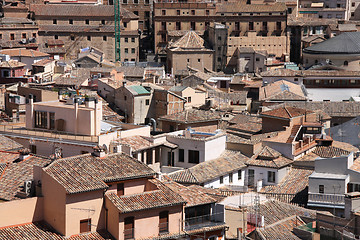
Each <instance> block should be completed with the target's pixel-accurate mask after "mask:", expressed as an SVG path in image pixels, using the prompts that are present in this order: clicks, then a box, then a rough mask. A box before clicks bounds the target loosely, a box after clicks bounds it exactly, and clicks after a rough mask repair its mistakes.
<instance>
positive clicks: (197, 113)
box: [159, 109, 221, 123]
mask: <svg viewBox="0 0 360 240" xmlns="http://www.w3.org/2000/svg"><path fill="white" fill-rule="evenodd" d="M159 120H160V121H171V122H180V123H196V122H211V121H219V120H221V114H220V113H218V112H212V111H205V110H197V109H192V110H186V111H183V112H178V113H175V114H171V115H165V116H161V117H160V118H159Z"/></svg>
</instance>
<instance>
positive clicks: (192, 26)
mask: <svg viewBox="0 0 360 240" xmlns="http://www.w3.org/2000/svg"><path fill="white" fill-rule="evenodd" d="M190 27H191V30H194V31H195V30H196V25H195V22H191V23H190Z"/></svg>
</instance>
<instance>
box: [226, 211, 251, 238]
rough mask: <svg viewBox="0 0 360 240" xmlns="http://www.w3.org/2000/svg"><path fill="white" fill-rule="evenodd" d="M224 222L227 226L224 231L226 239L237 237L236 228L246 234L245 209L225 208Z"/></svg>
mask: <svg viewBox="0 0 360 240" xmlns="http://www.w3.org/2000/svg"><path fill="white" fill-rule="evenodd" d="M225 222H226V225H228V226H229V230H227V231H226V237H227V238H228V237H233V236H237V234H238V230H237V229H238V228H241V229H242V232H243V233H246V232H247V211H246V209H231V208H226V207H225Z"/></svg>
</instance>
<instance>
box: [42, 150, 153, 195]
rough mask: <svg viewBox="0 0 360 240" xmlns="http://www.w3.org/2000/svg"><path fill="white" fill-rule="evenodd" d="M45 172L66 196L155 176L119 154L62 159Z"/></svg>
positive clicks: (145, 167)
mask: <svg viewBox="0 0 360 240" xmlns="http://www.w3.org/2000/svg"><path fill="white" fill-rule="evenodd" d="M45 172H46V173H48V174H49V175H50V176H51V177H52V178H54V179H55V180H56V181H57V182H58V183H59V184H60V185H62V186H63V187H64V188H65V190H66V192H67V193H68V194H73V193H81V192H87V191H94V190H100V189H106V188H107V185H106V184H105V183H106V182H113V181H120V180H126V179H135V178H141V177H148V176H153V175H155V172H154V171H153V170H152V169H151V168H149V167H148V166H146V165H145V164H143V163H141V162H139V161H137V160H136V159H134V158H132V157H130V156H128V155H126V154H123V153H116V154H109V155H107V156H106V157H103V158H99V157H95V156H93V155H91V154H84V155H79V156H74V157H69V158H63V159H60V160H57V161H55V162H53V163H52V164H51V165H50V166H48V167H47V168H45Z"/></svg>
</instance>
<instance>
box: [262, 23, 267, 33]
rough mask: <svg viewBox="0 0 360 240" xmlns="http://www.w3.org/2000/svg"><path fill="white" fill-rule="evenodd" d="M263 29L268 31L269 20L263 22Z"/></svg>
mask: <svg viewBox="0 0 360 240" xmlns="http://www.w3.org/2000/svg"><path fill="white" fill-rule="evenodd" d="M262 30H263V31H267V30H268V25H267V22H263V23H262Z"/></svg>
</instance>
